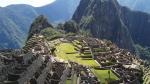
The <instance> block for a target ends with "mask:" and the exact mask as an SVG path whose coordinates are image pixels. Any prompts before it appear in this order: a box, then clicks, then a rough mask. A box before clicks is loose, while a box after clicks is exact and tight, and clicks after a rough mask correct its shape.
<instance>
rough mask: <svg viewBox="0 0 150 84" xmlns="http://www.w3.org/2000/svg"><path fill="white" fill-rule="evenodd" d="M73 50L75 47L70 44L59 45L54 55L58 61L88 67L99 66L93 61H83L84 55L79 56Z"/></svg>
mask: <svg viewBox="0 0 150 84" xmlns="http://www.w3.org/2000/svg"><path fill="white" fill-rule="evenodd" d="M74 48H75V47H74V46H73V45H72V44H71V43H61V44H60V45H58V46H56V51H55V54H56V56H57V57H58V58H59V59H63V60H65V61H67V60H70V61H73V62H77V63H79V64H82V65H85V66H90V67H95V66H99V65H98V64H97V63H96V62H95V61H94V60H87V59H83V58H84V56H86V55H84V54H79V53H78V52H77V51H76V50H75V49H74ZM70 53H71V54H70Z"/></svg>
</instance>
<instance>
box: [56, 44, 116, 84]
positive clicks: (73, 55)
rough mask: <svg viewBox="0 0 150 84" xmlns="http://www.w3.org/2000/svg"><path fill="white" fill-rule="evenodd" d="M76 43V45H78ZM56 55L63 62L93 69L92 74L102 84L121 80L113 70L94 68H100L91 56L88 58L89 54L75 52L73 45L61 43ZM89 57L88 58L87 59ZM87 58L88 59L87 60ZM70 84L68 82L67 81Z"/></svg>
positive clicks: (57, 47)
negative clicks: (70, 62) (71, 62)
mask: <svg viewBox="0 0 150 84" xmlns="http://www.w3.org/2000/svg"><path fill="white" fill-rule="evenodd" d="M77 42H78V41H76V42H75V43H77ZM78 43H79V42H78ZM55 55H56V57H57V58H58V59H60V60H62V61H68V60H69V61H73V62H76V63H79V64H81V65H84V66H89V67H91V70H92V72H93V73H94V74H95V76H96V77H98V79H99V80H100V81H101V83H105V81H107V82H108V81H114V80H119V78H118V77H117V76H116V75H115V74H114V73H113V72H112V71H111V70H97V69H94V68H93V67H97V66H100V65H99V64H97V63H96V62H95V61H94V60H93V59H92V57H91V55H89V56H87V55H88V54H83V53H81V54H79V53H78V52H77V51H76V50H75V46H73V44H71V43H60V44H58V45H57V46H56V51H55ZM87 57H88V58H87ZM86 58H87V59H86ZM109 71H110V80H109V74H108V72H109ZM106 79H107V80H106ZM66 82H67V83H68V82H69V81H68V80H67V81H66Z"/></svg>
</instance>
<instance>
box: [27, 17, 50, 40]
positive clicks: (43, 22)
mask: <svg viewBox="0 0 150 84" xmlns="http://www.w3.org/2000/svg"><path fill="white" fill-rule="evenodd" d="M47 27H52V25H51V24H49V23H48V20H47V19H46V18H45V17H44V16H43V15H40V16H39V17H37V18H36V19H35V21H34V22H33V23H32V25H31V27H30V30H29V34H28V35H29V36H28V39H29V38H31V37H32V36H33V35H34V34H39V33H40V31H41V30H43V29H45V28H47Z"/></svg>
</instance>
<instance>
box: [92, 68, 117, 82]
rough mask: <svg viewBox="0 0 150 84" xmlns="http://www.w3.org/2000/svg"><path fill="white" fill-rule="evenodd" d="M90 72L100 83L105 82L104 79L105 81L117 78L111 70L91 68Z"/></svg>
mask: <svg viewBox="0 0 150 84" xmlns="http://www.w3.org/2000/svg"><path fill="white" fill-rule="evenodd" d="M92 72H93V73H94V74H95V75H96V76H97V77H98V78H99V80H100V81H101V83H102V84H103V83H105V82H106V80H107V81H114V80H119V78H118V77H117V76H116V75H115V74H114V73H113V72H112V71H111V70H96V69H92ZM109 73H110V76H109ZM109 77H110V78H109Z"/></svg>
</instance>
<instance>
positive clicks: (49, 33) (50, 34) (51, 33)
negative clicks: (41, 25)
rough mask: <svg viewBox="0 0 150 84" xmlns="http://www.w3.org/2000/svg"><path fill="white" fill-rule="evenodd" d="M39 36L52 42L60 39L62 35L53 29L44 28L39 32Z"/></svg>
mask: <svg viewBox="0 0 150 84" xmlns="http://www.w3.org/2000/svg"><path fill="white" fill-rule="evenodd" d="M41 34H42V35H43V36H44V37H45V38H46V39H47V40H48V41H50V40H52V39H56V38H59V37H62V34H61V33H60V32H58V31H56V30H55V29H53V28H50V27H49V28H46V29H44V30H42V31H41Z"/></svg>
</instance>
